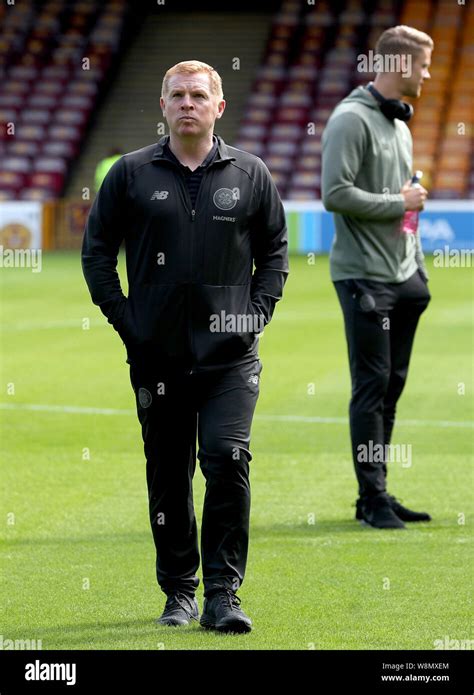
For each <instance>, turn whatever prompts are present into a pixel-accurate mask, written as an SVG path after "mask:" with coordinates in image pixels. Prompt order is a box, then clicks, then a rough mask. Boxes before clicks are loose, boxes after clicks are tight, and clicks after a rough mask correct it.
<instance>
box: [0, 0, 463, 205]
mask: <svg viewBox="0 0 474 695" xmlns="http://www.w3.org/2000/svg"><path fill="white" fill-rule="evenodd" d="M136 15H137V9H136V8H135V6H134V5H133V4H132V3H130V2H129V1H127V0H108V1H107V2H99V1H98V0H87V1H85V0H68V1H67V2H66V1H63V0H44V1H42V2H38V1H37V2H34V1H33V0H23V1H22V2H21V3H16V4H15V6H7V5H6V4H2V5H0V28H1V32H0V200H42V201H48V200H55V199H57V198H58V197H60V196H62V195H64V193H65V188H66V185H67V184H68V182H70V181H71V180H74V181H75V184H74V186H72V187H71V186H69V190H68V193H71V191H72V192H73V193H74V194H75V195H77V194H78V191H79V190H80V189H81V185H80V183H81V182H80V181H79V179H81V180H82V182H83V181H84V176H85V174H84V172H86V174H87V177H88V178H91V173H92V164H94V163H96V162H97V156H98V154H99V153H98V152H97V147H96V149H95V150H91V151H87V150H88V148H87V147H85V145H87V143H88V142H90V141H91V131H92V140H93V139H94V138H93V131H94V129H95V128H96V123H97V122H99V121H100V107H101V106H102V105H103V101H104V94H107V92H108V90H110V87H111V85H112V84H113V83H114V84H115V83H119V82H120V80H121V78H122V75H123V73H127V70H128V72H129V74H128V83H127V82H123V84H122V87H123V86H125V87H127V84H128V86H129V85H130V79H132V81H133V80H136V82H137V85H138V86H139V87H140V88H141V85H142V84H143V85H145V82H143V81H140V80H143V79H144V78H143V77H141V76H139V74H138V72H137V68H136V66H135V67H134V66H133V65H130V61H129V60H128V59H129V58H131V59H132V62H133V60H134V59H135V62H136V60H138V61H139V62H140V53H139V54H138V56H135V58H134V56H133V55H131V56H127V61H128V62H127V64H126V65H121V63H120V60H119V57H120V56H122V55H123V47H124V45H125V44H126V42H127V41H128V40H129V38H130V36H131V34H132V33H133V32H134V31H135V33H136V29H138V28H139V27H141V23H143V31H142V32H141V33H140V38H143V39H144V43H143V51H148V54H149V56H150V57H151V58H152V59H153V60H154V61H155V62H154V65H155V66H156V65H158V66H159V69H160V71H161V70H162V69H163V67H164V66H169V65H170V64H172V63H173V62H177V61H178V60H179V59H180V58H186V57H189V56H186V55H182V54H183V52H186V51H185V48H186V46H188V45H189V46H190V47H192V43H190V42H191V38H192V26H187V28H186V27H185V26H184V25H182V33H183V36H182V37H181V41H180V35H179V33H177V32H179V22H180V21H181V20H177V19H167V20H166V21H168V22H169V23H168V24H166V25H165V24H164V23H163V24H162V25H161V24H160V23H161V20H159V21H158V20H157V17H156V16H155V17H153V16H152V15H151V14H150V15H149V16H145V15H143V16H140V17H138V18H137V17H136ZM132 18H134V21H135V23H134V21H132ZM164 21H165V20H163V22H164ZM172 22H174V23H175V26H176V27H177V28H173V26H174V25H173V23H172ZM232 22H233V23H237V22H238V18H237V17H233V18H232ZM228 23H229V15H225V13H223V14H222V25H221V26H224V24H228ZM397 23H406V24H411V25H413V26H415V27H417V28H419V29H422V30H425V31H427V32H428V33H430V34H431V35H432V36H433V39H434V41H435V51H434V54H433V65H432V70H431V73H432V80H431V82H428V83H426V84H425V86H424V89H423V95H422V98H421V99H420V100H419V101H417V102H416V103H415V102H414V105H415V117H414V118H413V120H412V121H411V122H410V128H411V129H412V132H413V135H414V141H415V162H414V165H415V168H417V169H422V170H423V171H424V173H425V177H426V178H425V179H424V183H425V185H427V186H428V187H429V188H430V193H431V198H456V199H458V198H463V197H464V198H466V197H470V198H473V197H474V164H473V157H472V149H473V147H472V146H473V132H472V94H473V81H474V78H473V73H474V70H473V68H474V45H473V42H472V36H473V35H474V10H473V6H472V4H471V5H470V6H461V5H458V4H457V3H453V2H451V0H431V1H430V0H335V1H329V0H318V3H317V6H314V5H311V4H308V3H306V2H301V1H300V0H282V1H281V4H280V6H279V10H278V11H276V12H273V15H269V27H270V29H269V32H268V38H267V40H266V42H265V40H263V39H262V31H261V30H260V32H254V33H252V30H251V27H249V26H248V24H247V36H246V39H247V42H248V43H247V46H246V47H245V50H246V52H247V53H248V55H249V56H253V57H254V58H255V59H256V60H258V55H260V54H262V55H263V58H262V60H261V63H260V65H259V66H258V67H257V69H256V71H255V73H254V72H251V73H250V74H249V73H248V72H247V74H246V80H244V79H243V78H244V76H245V75H244V71H242V75H241V76H240V81H241V88H242V89H244V88H245V90H246V93H247V95H248V96H246V97H241V96H240V94H239V92H238V90H237V93H236V97H237V102H236V101H235V100H234V94H232V93H231V97H232V98H231V99H230V102H229V103H230V108H229V116H228V118H226V119H225V121H226V123H224V119H223V123H222V125H223V126H224V129H225V128H227V130H226V132H225V133H224V135H225V136H226V139H228V141H229V142H231V143H232V144H235V145H236V146H237V147H241V148H243V149H246V150H249V151H250V152H254V153H255V154H258V155H259V156H261V157H262V158H263V159H264V160H265V162H266V163H267V165H268V167H269V169H270V171H271V172H272V175H273V177H274V179H275V181H276V183H277V185H278V187H279V190H280V194H281V195H282V197H283V198H285V199H287V200H296V201H298V200H301V201H304V200H315V199H318V198H319V197H320V193H321V191H320V182H321V141H320V136H321V133H322V130H323V128H324V125H325V123H326V121H327V118H328V117H329V115H330V113H331V111H332V109H333V108H334V106H335V105H336V104H337V102H338V101H339V100H340V99H342V98H343V97H344V96H345V95H346V94H347V93H348V92H349V91H350V90H351V89H352V88H353V87H355V86H357V85H359V84H365V83H366V82H368V81H369V80H370V79H373V78H374V77H375V75H374V74H370V73H367V72H359V71H358V56H360V55H364V54H367V52H368V50H369V49H370V48H373V47H374V45H375V41H376V39H377V37H378V36H379V34H380V33H381V32H382V31H383V30H384V29H385V28H387V27H389V26H392V25H394V24H397ZM160 26H162V27H163V28H166V31H164V33H163V35H165V34H166V36H167V37H168V39H167V42H165V41H164V40H163V41H162V42H160V44H159V48H156V57H153V56H154V55H155V54H153V56H152V50H151V48H150V46H151V45H152V44H153V37H154V32H158V31H159V30H160ZM237 26H238V25H237ZM217 27H218V24H215V25H213V27H210V28H209V42H210V43H212V40H213V36H214V37H216V41H217V36H218V34H219V29H218V28H217ZM261 27H265V28H266V27H267V24H265V23H261ZM186 31H187V33H186ZM239 31H240V33H245V31H246V29H245V26H244V25H243V26H242V27H241V28H239ZM206 40H207V39H206ZM155 43H156V42H155ZM132 53H133V52H132ZM158 53H159V54H160V55H159V56H158ZM141 56H142V59H143V60H144V58H143V56H144V53H143V52H142V54H141ZM222 56H223V58H222V60H221V61H220V62H219V58H218V60H217V63H216V64H217V66H218V67H219V69H220V71H221V72H222V73H223V77H224V84H225V85H226V84H228V85H229V84H232V87H233V88H234V87H236V86H237V80H235V79H234V80H232V79H227V80H226V78H227V74H226V73H225V70H226V69H227V72H228V73H229V71H230V68H226V67H225V65H226V63H227V62H228V60H227V58H226V57H224V54H222ZM84 57H87V59H88V60H89V61H90V62H89V63H88V64H85V63H84ZM203 59H205V60H206V57H204V58H203ZM143 64H144V65H147V66H150V69H153V66H152V65H150V63H146V62H145V61H144V63H143ZM221 65H222V68H221ZM250 67H251V70H252V69H253V64H252V63H250ZM130 70H132V72H130ZM133 70H134V71H135V72H133ZM154 74H155V75H156V74H157V72H155V73H154ZM160 74H161V72H160ZM254 75H255V77H254V78H253V76H254ZM252 79H253V84H252ZM249 86H250V87H251V88H250V89H249ZM128 88H129V87H128ZM137 88H138V87H137ZM122 91H123V89H122ZM120 98H121V99H122V104H123V96H122V97H120ZM152 98H153V99H155V101H154V102H152V101H151V99H152ZM245 102H246V103H245ZM241 104H242V108H241V106H240V105H241ZM144 106H145V107H146V108H144V109H142V111H143V114H142V115H143V119H145V120H147V122H148V121H149V120H150V115H149V114H150V113H151V111H153V110H156V109H157V108H158V99H157V96H156V95H153V96H150V95H147V96H146V99H145V98H144ZM243 106H245V107H243ZM110 108H113V104H112V105H111V106H110ZM97 113H99V119H98V120H97V116H96V114H97ZM158 116H159V114H156V113H153V123H152V124H151V126H150V128H151V129H150V134H152V127H153V126H154V124H156V119H157V117H158ZM239 117H240V123H239ZM143 119H142V120H143ZM112 125H113V128H111V133H110V137H113V138H114V142H113V143H112V142H111V143H108V144H116V143H117V144H118V143H121V144H124V148H125V151H127V150H130V149H136V148H137V147H140V146H143V145H144V144H147V142H149V141H152V140H150V138H149V134H148V131H145V130H143V133H140V132H139V130H140V127H141V125H140V123H136V122H134V129H133V130H134V131H135V138H136V141H133V142H131V141H130V142H129V140H130V137H128V133H127V137H128V139H127V138H124V141H122V140H121V139H120V138H119V137H117V133H118V132H119V130H117V129H118V128H119V126H120V127H122V125H121V124H115V125H114V124H112ZM99 127H102V134H103V131H104V125H103V123H102V125H101V126H100V123H99ZM221 127H222V126H221ZM114 128H115V130H114ZM144 128H145V126H144V125H143V129H144ZM122 130H123V127H122ZM112 131H113V134H112ZM144 133H145V134H146V138H145V137H144V136H143V134H144ZM142 136H143V140H144V141H143V142H142V141H141V140H140V138H141V137H142ZM100 139H101V141H103V142H104V146H107V143H106V142H105V140H106V137H102V136H101V138H100ZM132 139H133V138H132ZM85 150H86V157H84V152H85ZM89 150H90V148H89ZM101 154H102V155H103V153H101ZM94 160H95V161H94ZM79 173H80V176H79ZM78 176H79V179H78ZM82 185H84V183H82Z"/></svg>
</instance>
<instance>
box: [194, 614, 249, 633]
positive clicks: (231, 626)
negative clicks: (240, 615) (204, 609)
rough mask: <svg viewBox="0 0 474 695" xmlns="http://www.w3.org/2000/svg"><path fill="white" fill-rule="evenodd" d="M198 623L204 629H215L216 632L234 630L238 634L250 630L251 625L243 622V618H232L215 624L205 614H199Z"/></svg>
mask: <svg viewBox="0 0 474 695" xmlns="http://www.w3.org/2000/svg"><path fill="white" fill-rule="evenodd" d="M200 625H201V627H203V628H204V629H205V630H217V631H218V632H234V633H238V634H243V633H245V632H250V631H251V630H252V626H251V625H248V624H247V623H245V622H244V621H243V620H232V621H230V620H229V621H228V622H227V623H225V624H224V625H217V624H216V623H213V622H212V620H209V618H206V616H204V615H203V616H201V620H200Z"/></svg>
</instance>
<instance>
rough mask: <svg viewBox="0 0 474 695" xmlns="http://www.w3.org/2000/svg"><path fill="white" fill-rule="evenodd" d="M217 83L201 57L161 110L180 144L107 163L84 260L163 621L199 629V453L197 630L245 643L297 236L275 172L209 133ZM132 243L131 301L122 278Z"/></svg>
mask: <svg viewBox="0 0 474 695" xmlns="http://www.w3.org/2000/svg"><path fill="white" fill-rule="evenodd" d="M216 76H217V77H216ZM216 79H217V80H218V82H217V83H216ZM219 83H220V78H219V76H218V75H217V73H216V72H215V71H214V70H212V68H210V67H209V66H206V65H205V64H204V63H198V62H197V61H186V62H185V63H179V64H178V65H177V66H174V67H173V68H171V69H170V70H169V71H168V73H167V75H166V76H165V80H164V83H163V92H162V99H161V105H162V108H163V113H164V115H165V117H166V118H167V121H168V125H169V127H170V135H169V136H164V137H162V138H161V139H160V140H159V142H158V143H157V144H154V145H150V146H148V147H144V148H143V149H141V150H138V151H136V152H131V153H129V154H126V155H125V156H123V157H122V158H121V159H120V160H118V161H117V162H116V163H115V164H114V166H113V167H112V168H111V170H110V172H109V174H108V175H107V177H106V179H105V180H104V183H103V184H102V187H101V189H100V191H99V193H98V196H97V198H96V200H95V202H94V204H93V206H92V209H91V212H90V215H89V219H88V222H87V226H86V231H85V237H84V244H83V250H82V264H83V270H84V275H85V277H86V280H87V284H88V286H89V290H90V292H91V295H92V299H93V302H94V303H95V304H97V305H98V306H99V307H100V308H101V310H102V311H103V313H104V314H105V316H106V317H107V318H108V321H109V322H110V323H111V324H112V325H113V326H114V328H115V329H116V330H117V332H118V333H119V335H120V336H121V338H122V340H123V342H124V344H125V346H126V349H127V362H128V363H129V365H130V378H131V382H132V386H133V389H134V391H135V395H136V402H137V412H138V417H139V420H140V423H141V426H142V435H143V440H144V450H145V456H146V462H147V485H148V496H149V511H150V522H151V526H152V532H153V538H154V542H155V546H156V552H157V560H156V571H157V579H158V583H159V585H160V586H161V588H162V590H163V591H164V592H165V594H166V595H167V597H168V600H167V602H166V606H165V610H164V613H163V615H162V616H161V618H160V622H161V623H162V624H166V625H182V624H187V623H188V622H189V620H190V619H197V618H198V606H197V602H196V599H195V590H196V588H197V586H198V584H199V580H198V578H197V576H196V572H197V569H198V566H199V559H200V558H199V551H198V540H197V528H196V520H195V515H194V508H193V495H192V479H193V474H194V471H195V462H196V453H197V457H198V459H199V462H200V466H201V469H202V472H203V474H204V476H205V478H206V494H205V500H204V510H203V519H202V529H201V553H202V565H203V583H204V596H205V599H206V600H205V604H204V612H203V615H202V616H201V624H202V625H203V626H204V627H208V628H209V627H210V628H216V629H218V630H222V631H229V632H247V631H249V630H250V629H251V621H250V618H248V616H246V615H245V613H244V612H243V611H242V609H241V608H240V607H239V604H240V599H238V598H237V596H236V595H235V594H236V591H237V589H238V588H239V586H240V585H241V583H242V581H243V578H244V573H245V566H246V560H247V550H248V534H249V512H250V487H249V462H250V460H251V458H252V457H251V454H250V451H249V441H250V428H251V423H252V417H253V413H254V409H255V406H256V402H257V397H258V391H259V377H260V372H261V369H262V364H261V362H260V360H259V358H258V334H259V333H260V332H261V331H262V330H263V327H264V326H265V325H266V324H267V323H268V322H269V321H270V319H271V317H272V314H273V310H274V307H275V304H276V302H277V301H278V300H279V299H280V298H281V296H282V290H283V286H284V283H285V280H286V276H287V273H288V258H287V231H286V224H285V216H284V211H283V207H282V204H281V201H280V198H279V195H278V192H277V189H276V187H275V184H274V183H273V181H272V178H271V176H270V173H269V171H268V169H267V167H266V166H265V165H264V163H263V162H262V161H261V160H260V159H259V158H258V157H255V156H253V155H251V154H248V153H246V152H243V151H241V150H238V149H235V148H232V147H229V146H227V145H226V144H225V143H224V141H223V140H222V138H220V137H219V136H216V135H214V134H213V126H214V122H215V120H216V118H220V116H221V115H222V113H223V110H224V107H225V102H224V101H223V99H222V98H221V96H222V93H221V92H220V94H219ZM220 89H221V88H220ZM122 241H124V242H125V250H126V262H127V275H128V282H129V295H128V297H125V296H124V295H123V293H122V289H121V286H120V280H119V277H118V274H117V272H116V264H117V254H118V251H119V247H120V244H121V242H122ZM253 265H255V270H254V268H253ZM196 437H197V439H198V445H199V449H198V451H197V452H196Z"/></svg>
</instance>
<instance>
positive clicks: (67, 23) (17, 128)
mask: <svg viewBox="0 0 474 695" xmlns="http://www.w3.org/2000/svg"><path fill="white" fill-rule="evenodd" d="M129 9H130V8H129V5H128V3H127V2H126V0H113V2H108V3H106V4H103V3H101V2H95V1H90V0H89V1H88V2H84V1H81V0H77V1H76V2H68V3H65V2H61V1H60V0H50V1H47V2H44V3H38V2H32V1H31V0H30V1H29V2H28V1H25V2H21V3H18V4H16V5H15V6H7V5H6V4H2V5H1V6H0V26H1V37H0V77H1V90H0V124H1V126H2V127H1V130H0V157H1V165H0V200H10V199H16V200H48V199H54V198H56V197H58V196H59V195H60V194H61V193H62V191H63V188H64V183H65V180H66V177H67V174H68V170H69V168H70V167H71V166H72V164H73V162H74V159H75V157H77V155H78V153H79V151H80V148H81V143H82V141H83V139H84V136H85V132H86V129H87V125H88V123H89V121H90V119H91V117H92V115H93V112H94V109H95V107H96V104H97V100H98V98H99V96H100V94H101V91H102V90H103V89H104V86H105V84H106V81H107V76H108V74H109V73H110V72H111V68H112V64H113V61H114V59H115V58H116V56H117V54H118V52H119V49H120V47H121V45H122V42H123V33H124V32H123V30H124V26H125V23H126V21H127V15H128V13H129Z"/></svg>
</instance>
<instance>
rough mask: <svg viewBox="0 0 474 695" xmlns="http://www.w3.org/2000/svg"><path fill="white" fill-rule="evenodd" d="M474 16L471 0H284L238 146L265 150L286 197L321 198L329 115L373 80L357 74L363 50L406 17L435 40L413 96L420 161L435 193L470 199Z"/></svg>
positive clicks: (370, 75) (416, 153) (416, 156)
mask: <svg viewBox="0 0 474 695" xmlns="http://www.w3.org/2000/svg"><path fill="white" fill-rule="evenodd" d="M473 17H474V11H473V7H472V5H471V6H470V7H469V8H467V7H462V6H460V5H458V4H456V3H452V2H450V1H449V0H439V2H426V1H422V2H420V0H406V2H398V1H397V0H378V1H377V0H375V1H374V2H367V3H363V2H358V1H357V0H348V2H346V3H344V2H342V3H332V2H326V1H325V0H322V2H318V6H317V12H315V11H314V8H312V7H311V6H308V5H307V4H305V3H300V2H298V0H283V2H282V5H281V8H280V11H279V12H278V13H277V14H276V15H275V16H274V20H273V24H272V29H271V34H270V37H269V40H268V43H267V47H266V53H265V59H264V61H263V63H262V66H261V68H260V70H259V72H258V74H257V76H256V79H255V81H254V84H253V87H252V92H251V94H250V95H249V99H248V103H247V108H246V110H245V114H244V117H243V120H242V124H241V127H240V130H239V134H238V138H237V140H236V146H237V147H241V148H242V149H247V150H249V151H251V152H255V153H257V154H258V155H259V156H261V157H263V159H264V160H265V161H266V163H267V164H268V166H269V168H270V170H271V171H272V174H273V176H274V178H275V181H276V182H277V185H278V187H279V190H280V193H281V195H282V196H283V197H284V198H286V199H287V200H314V199H317V198H319V197H320V194H321V189H320V185H321V142H320V136H321V133H322V130H323V128H324V125H325V123H326V121H327V118H328V116H329V115H330V113H331V111H332V109H333V108H334V106H335V105H336V104H337V103H338V102H339V101H340V100H341V99H342V98H343V97H344V96H345V95H346V94H347V93H348V92H349V91H350V90H351V89H352V88H354V87H356V86H357V85H360V84H366V83H367V82H368V81H370V80H372V79H374V77H375V74H374V73H367V72H358V70H357V66H358V60H357V58H358V56H359V55H366V54H367V52H368V50H369V49H373V48H374V46H375V42H376V39H377V37H378V36H379V35H380V33H381V32H382V31H383V30H384V29H386V28H388V27H389V26H393V25H394V24H397V23H400V24H409V25H412V26H415V27H416V28H418V29H420V30H422V31H427V32H428V33H430V35H432V37H433V40H434V42H435V51H434V54H433V64H432V69H431V75H432V79H431V82H427V83H426V84H425V86H424V88H423V94H422V98H421V99H420V100H419V101H417V102H416V103H415V102H413V103H414V105H415V117H414V119H413V121H411V122H410V128H411V129H412V132H413V136H414V141H415V151H414V159H415V161H414V165H415V166H414V168H415V169H422V170H423V171H424V173H425V177H426V178H424V183H425V185H427V186H428V187H430V188H431V196H430V197H431V198H462V197H470V198H472V197H474V195H473V194H474V190H473V189H474V183H473V182H474V171H473V166H474V165H473V158H472V149H473V138H472V135H473V132H472V113H473V110H472V105H473V103H472V102H473V99H472V94H473V68H474V65H473V62H474V45H473V43H472V36H473V35H474V25H473V22H474V19H473ZM367 29H369V30H368V31H367ZM460 132H463V133H464V135H463V136H462V137H460ZM308 135H312V136H313V137H308Z"/></svg>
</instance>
